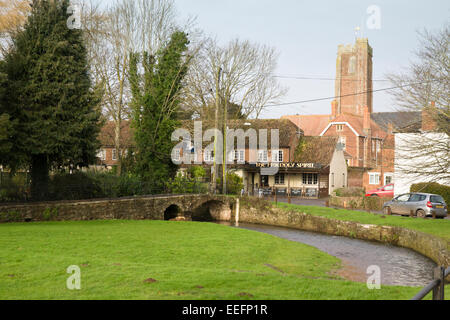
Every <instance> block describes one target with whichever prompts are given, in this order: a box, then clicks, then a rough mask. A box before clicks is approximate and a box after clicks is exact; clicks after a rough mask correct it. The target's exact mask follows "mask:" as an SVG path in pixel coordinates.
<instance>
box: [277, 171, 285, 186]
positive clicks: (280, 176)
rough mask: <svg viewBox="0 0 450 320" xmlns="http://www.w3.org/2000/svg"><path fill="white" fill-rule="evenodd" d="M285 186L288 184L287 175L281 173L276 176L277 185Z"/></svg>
mask: <svg viewBox="0 0 450 320" xmlns="http://www.w3.org/2000/svg"><path fill="white" fill-rule="evenodd" d="M277 180H278V182H277ZM285 184H286V175H285V174H284V173H279V174H277V175H275V185H277V186H284V185H285Z"/></svg>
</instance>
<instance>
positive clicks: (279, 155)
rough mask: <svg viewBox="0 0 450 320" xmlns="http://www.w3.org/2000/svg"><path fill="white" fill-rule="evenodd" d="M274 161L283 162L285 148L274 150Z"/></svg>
mask: <svg viewBox="0 0 450 320" xmlns="http://www.w3.org/2000/svg"><path fill="white" fill-rule="evenodd" d="M272 153H273V154H272V162H283V159H284V153H283V150H274V151H272Z"/></svg>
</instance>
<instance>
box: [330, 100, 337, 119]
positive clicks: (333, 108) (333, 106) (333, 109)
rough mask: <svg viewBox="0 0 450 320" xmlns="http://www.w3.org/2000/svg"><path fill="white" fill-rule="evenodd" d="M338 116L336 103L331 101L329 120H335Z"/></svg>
mask: <svg viewBox="0 0 450 320" xmlns="http://www.w3.org/2000/svg"><path fill="white" fill-rule="evenodd" d="M337 116H338V102H337V101H336V100H333V102H331V118H332V119H336V118H337Z"/></svg>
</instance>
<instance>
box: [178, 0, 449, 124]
mask: <svg viewBox="0 0 450 320" xmlns="http://www.w3.org/2000/svg"><path fill="white" fill-rule="evenodd" d="M175 2H176V5H177V10H178V11H179V14H180V16H181V17H188V16H194V17H196V22H197V25H198V27H199V28H201V29H202V30H203V31H204V32H205V33H206V34H207V35H211V36H213V37H216V38H217V39H218V40H219V41H220V42H221V43H226V42H228V41H229V40H231V39H233V38H236V37H238V38H240V39H246V40H250V41H253V42H258V43H261V44H266V45H269V46H272V47H275V48H276V50H277V52H278V53H279V58H278V70H277V74H278V75H282V76H284V75H287V76H301V77H303V76H307V77H313V78H316V77H322V78H323V77H325V78H335V76H336V57H337V47H338V45H339V44H352V43H354V42H355V28H356V27H358V26H359V27H361V32H362V34H361V33H360V34H359V35H360V36H361V35H362V36H363V37H364V38H368V39H369V44H370V45H371V46H372V48H373V51H374V57H373V63H374V70H373V71H374V79H379V80H384V79H386V74H388V73H395V72H399V71H401V70H402V69H403V68H406V67H407V66H408V63H409V62H410V61H412V60H413V59H414V54H413V53H414V51H415V50H416V49H418V45H419V43H418V37H417V31H418V30H422V29H423V28H426V29H428V30H431V31H433V30H434V31H436V30H439V29H440V28H442V27H443V26H444V25H445V23H449V22H450V1H448V0H429V1H411V0H410V1H406V0H379V1H375V0H371V1H365V0H358V1H357V0H339V1H331V0H329V1H325V0H315V1H313V0H307V1H305V0H279V1H275V0H221V1H219V0H175ZM372 5H376V6H378V8H379V9H380V29H368V27H367V21H368V20H369V22H370V21H372V20H370V18H372V14H368V13H367V10H368V8H369V7H370V6H372ZM279 81H280V83H281V84H282V85H284V86H286V87H288V89H289V91H288V94H287V95H286V96H284V97H283V98H282V99H281V100H280V102H281V103H284V102H296V101H305V100H311V99H317V98H326V97H333V96H334V95H335V92H334V81H318V80H296V79H279ZM391 86H392V85H391V84H390V83H389V82H375V83H374V89H382V88H389V87H391ZM330 110H331V100H328V101H320V102H314V103H302V104H296V105H293V106H281V107H271V108H268V109H267V110H266V111H265V112H264V113H263V115H262V118H279V117H280V116H282V115H292V114H302V115H303V114H329V113H330V112H331V111H330ZM389 111H395V104H394V102H393V101H392V99H391V96H390V95H389V94H388V93H386V92H381V93H374V112H389Z"/></svg>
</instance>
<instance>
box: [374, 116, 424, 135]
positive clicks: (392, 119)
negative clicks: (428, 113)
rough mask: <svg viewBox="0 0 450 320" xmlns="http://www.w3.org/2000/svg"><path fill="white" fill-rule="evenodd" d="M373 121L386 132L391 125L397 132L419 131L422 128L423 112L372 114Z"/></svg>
mask: <svg viewBox="0 0 450 320" xmlns="http://www.w3.org/2000/svg"><path fill="white" fill-rule="evenodd" d="M372 119H373V120H374V121H375V122H376V123H377V124H378V125H379V126H380V127H381V128H382V129H383V130H385V131H387V130H388V127H389V124H390V123H392V125H393V126H394V130H395V131H403V130H412V131H415V130H417V131H418V130H420V129H421V127H422V113H421V112H380V113H374V114H372Z"/></svg>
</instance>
